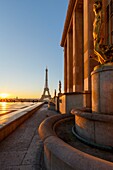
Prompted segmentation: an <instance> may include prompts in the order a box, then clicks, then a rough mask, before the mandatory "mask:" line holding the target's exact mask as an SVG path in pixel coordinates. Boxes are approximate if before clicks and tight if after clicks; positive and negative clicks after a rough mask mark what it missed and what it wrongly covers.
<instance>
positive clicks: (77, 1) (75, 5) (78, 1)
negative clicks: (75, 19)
mask: <svg viewBox="0 0 113 170" xmlns="http://www.w3.org/2000/svg"><path fill="white" fill-rule="evenodd" d="M75 9H76V10H79V11H82V10H83V0H70V1H69V5H68V10H67V14H66V19H65V23H64V29H63V33H62V39H61V43H60V45H61V47H64V45H65V40H66V36H67V33H68V31H69V29H70V27H71V26H72V16H73V15H72V14H73V11H74V10H75Z"/></svg>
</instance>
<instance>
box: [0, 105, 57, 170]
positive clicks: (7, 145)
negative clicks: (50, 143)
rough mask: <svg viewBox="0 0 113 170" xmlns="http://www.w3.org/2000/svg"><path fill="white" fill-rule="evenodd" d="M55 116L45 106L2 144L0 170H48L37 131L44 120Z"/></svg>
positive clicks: (0, 148)
mask: <svg viewBox="0 0 113 170" xmlns="http://www.w3.org/2000/svg"><path fill="white" fill-rule="evenodd" d="M55 114H57V112H54V111H51V110H48V109H47V104H45V105H43V106H42V107H41V108H40V109H39V110H38V111H36V112H35V113H34V114H33V116H32V117H30V118H29V119H28V120H26V121H25V122H24V123H23V124H22V125H20V126H19V127H18V128H17V129H16V130H15V131H14V132H13V133H12V134H10V135H9V136H8V137H7V138H6V139H4V140H3V141H2V142H1V143H0V170H46V168H45V166H44V161H43V142H42V140H41V139H40V137H39V135H38V130H37V129H38V127H39V125H40V123H41V122H42V121H43V120H44V119H46V118H47V117H48V116H52V115H55Z"/></svg>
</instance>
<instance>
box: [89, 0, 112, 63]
mask: <svg viewBox="0 0 113 170" xmlns="http://www.w3.org/2000/svg"><path fill="white" fill-rule="evenodd" d="M93 11H94V14H95V18H94V22H93V40H94V55H95V56H93V57H92V56H91V58H93V59H95V60H96V61H98V62H99V63H100V64H104V63H107V62H113V45H112V46H108V45H104V44H103V40H104V37H102V36H101V32H102V23H103V11H102V0H95V2H94V4H93Z"/></svg>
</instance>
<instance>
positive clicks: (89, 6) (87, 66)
mask: <svg viewBox="0 0 113 170" xmlns="http://www.w3.org/2000/svg"><path fill="white" fill-rule="evenodd" d="M92 11H93V2H92V1H89V0H85V1H84V90H85V91H91V76H90V75H91V71H93V68H94V66H95V65H97V62H96V61H94V60H92V59H90V55H93V49H94V47H93V20H94V13H93V12H92Z"/></svg>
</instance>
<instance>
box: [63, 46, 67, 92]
mask: <svg viewBox="0 0 113 170" xmlns="http://www.w3.org/2000/svg"><path fill="white" fill-rule="evenodd" d="M64 92H65V93H66V92H67V43H66V44H65V46H64Z"/></svg>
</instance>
